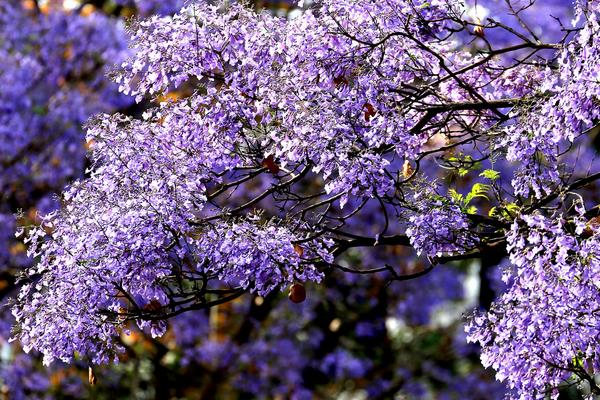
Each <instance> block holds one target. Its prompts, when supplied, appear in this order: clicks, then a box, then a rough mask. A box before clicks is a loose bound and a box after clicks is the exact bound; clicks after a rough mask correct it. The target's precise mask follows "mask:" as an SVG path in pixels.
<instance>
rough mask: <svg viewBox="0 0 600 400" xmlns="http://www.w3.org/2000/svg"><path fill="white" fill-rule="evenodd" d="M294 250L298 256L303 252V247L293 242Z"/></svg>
mask: <svg viewBox="0 0 600 400" xmlns="http://www.w3.org/2000/svg"><path fill="white" fill-rule="evenodd" d="M294 251H295V252H296V254H298V257H302V255H303V254H304V248H302V246H300V245H299V244H297V243H296V244H294Z"/></svg>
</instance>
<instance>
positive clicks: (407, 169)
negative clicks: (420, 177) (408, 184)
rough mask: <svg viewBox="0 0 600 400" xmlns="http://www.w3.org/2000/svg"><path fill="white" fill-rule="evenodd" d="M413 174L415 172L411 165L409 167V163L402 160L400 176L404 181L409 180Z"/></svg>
mask: <svg viewBox="0 0 600 400" xmlns="http://www.w3.org/2000/svg"><path fill="white" fill-rule="evenodd" d="M413 172H415V170H414V169H413V167H412V165H410V161H408V160H404V164H403V165H402V176H403V177H404V179H408V178H410V177H411V176H412V174H413Z"/></svg>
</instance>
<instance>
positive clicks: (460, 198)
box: [448, 189, 464, 204]
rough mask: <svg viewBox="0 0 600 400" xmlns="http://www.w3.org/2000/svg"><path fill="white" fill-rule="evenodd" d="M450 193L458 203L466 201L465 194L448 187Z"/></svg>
mask: <svg viewBox="0 0 600 400" xmlns="http://www.w3.org/2000/svg"><path fill="white" fill-rule="evenodd" d="M448 194H449V195H450V198H451V199H452V200H453V201H454V202H455V203H457V204H463V202H464V198H463V195H462V194H460V193H458V192H457V191H456V190H454V189H448Z"/></svg>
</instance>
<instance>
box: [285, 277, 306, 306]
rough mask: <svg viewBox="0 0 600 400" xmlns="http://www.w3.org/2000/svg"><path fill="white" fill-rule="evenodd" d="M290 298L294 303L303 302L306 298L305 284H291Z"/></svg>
mask: <svg viewBox="0 0 600 400" xmlns="http://www.w3.org/2000/svg"><path fill="white" fill-rule="evenodd" d="M288 299H290V301H291V302H292V303H302V302H303V301H304V300H306V289H305V288H304V285H303V284H301V283H297V282H296V283H294V284H293V285H292V286H290V292H289V294H288Z"/></svg>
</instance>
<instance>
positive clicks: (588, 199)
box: [13, 0, 600, 398]
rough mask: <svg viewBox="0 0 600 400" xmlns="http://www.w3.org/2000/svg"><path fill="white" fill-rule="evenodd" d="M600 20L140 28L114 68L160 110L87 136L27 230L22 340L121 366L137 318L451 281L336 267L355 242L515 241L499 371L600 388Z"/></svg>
mask: <svg viewBox="0 0 600 400" xmlns="http://www.w3.org/2000/svg"><path fill="white" fill-rule="evenodd" d="M526 8H527V7H524V8H523V9H522V10H520V11H515V10H513V11H514V14H515V16H516V18H519V15H520V12H522V11H523V10H526ZM599 16H600V6H599V5H598V3H597V2H596V3H595V2H591V1H590V2H586V1H583V0H581V1H579V2H577V3H576V20H575V21H574V23H573V24H571V23H570V21H565V22H564V25H562V28H563V29H562V31H560V34H559V35H557V36H558V37H557V38H555V40H553V41H551V42H545V41H543V40H542V39H543V38H542V39H540V38H539V37H538V35H537V34H536V33H535V32H534V31H533V30H532V29H529V28H528V27H527V25H526V23H525V22H523V20H520V22H521V23H522V28H521V29H519V30H517V29H515V28H513V27H511V26H509V25H506V24H504V23H502V22H500V21H497V20H494V19H488V20H486V21H471V20H469V18H467V16H466V15H465V9H464V4H463V2H461V1H458V0H433V1H419V0H387V1H384V2H381V1H358V0H346V1H334V0H324V1H322V2H319V3H318V4H317V5H316V6H315V7H314V8H313V9H310V10H308V11H306V12H304V13H302V14H300V15H299V16H298V17H297V18H295V19H292V20H290V21H287V20H284V19H281V18H277V17H274V16H272V15H270V14H266V13H256V12H255V11H252V10H250V9H248V8H246V7H244V6H243V5H238V4H233V5H229V4H225V3H223V4H219V5H209V4H206V3H192V4H190V5H188V6H186V7H184V8H183V9H182V10H181V11H180V12H179V13H177V14H175V15H174V16H172V17H157V16H155V17H151V18H149V19H147V20H143V21H138V22H136V23H134V24H133V25H132V26H131V27H130V30H131V38H132V43H133V50H134V51H135V54H134V56H133V58H131V59H130V60H128V61H127V62H125V63H124V64H123V65H122V68H121V69H119V70H117V71H114V73H113V78H114V80H115V81H116V82H117V83H118V84H119V85H120V89H121V90H122V91H123V92H124V93H125V94H129V95H133V96H135V98H136V100H137V101H141V100H143V99H145V98H152V99H154V100H157V101H158V102H159V103H160V105H159V106H158V107H156V108H151V109H148V110H146V111H145V112H144V114H143V117H142V118H132V117H128V116H124V115H120V114H114V115H100V116H97V117H95V118H94V119H92V120H91V121H89V122H88V127H87V142H88V146H89V147H90V148H91V151H90V155H91V160H92V166H91V168H90V171H89V177H87V178H86V179H82V180H80V181H77V182H75V183H73V184H72V185H71V186H70V187H69V188H68V189H67V190H66V191H65V192H64V194H63V195H62V198H61V203H62V206H61V208H60V210H58V211H55V212H53V213H50V214H48V215H46V216H45V217H44V219H43V223H42V226H41V227H39V228H31V229H27V233H26V236H27V240H28V241H29V242H30V248H29V253H30V255H31V256H33V257H36V259H37V260H38V261H37V263H36V264H35V266H34V267H32V268H31V269H30V270H29V273H28V280H27V282H26V283H25V284H24V285H23V287H22V290H21V292H20V294H19V296H18V298H17V299H16V304H15V307H14V309H13V314H14V316H15V318H16V320H17V330H16V334H15V337H16V338H18V339H19V340H20V341H21V342H22V343H23V345H24V346H25V348H26V349H36V350H38V351H40V352H42V353H43V354H44V356H45V360H46V361H47V362H48V363H49V362H51V361H53V360H54V359H61V360H63V361H70V360H71V359H72V358H73V356H74V354H80V355H83V356H84V357H86V358H87V359H89V361H90V362H91V363H104V362H109V361H112V360H114V359H115V356H116V354H118V353H119V351H120V350H121V348H120V344H119V341H118V340H116V338H117V337H118V336H119V334H120V332H121V331H122V330H123V329H125V327H126V325H125V324H126V322H127V321H130V320H135V321H137V323H138V325H139V326H140V327H142V328H144V327H149V328H150V329H151V331H152V334H153V335H157V336H159V335H162V334H163V333H164V331H165V327H166V325H165V321H166V320H168V319H169V318H171V317H175V316H178V315H180V314H182V313H184V312H186V311H189V310H195V309H200V308H208V307H211V306H213V305H217V304H222V303H224V302H227V301H229V300H232V299H234V298H236V297H239V296H240V295H242V294H243V293H244V292H247V291H249V292H254V293H258V294H260V295H267V294H268V293H270V292H271V291H273V290H276V289H282V288H284V287H287V286H288V285H290V284H297V283H303V282H307V281H313V282H320V281H321V280H322V279H323V278H324V277H325V276H327V275H328V274H330V273H331V272H332V271H333V270H336V269H341V270H342V271H345V272H347V273H355V272H359V273H369V272H376V271H382V270H383V271H387V272H389V273H390V276H391V278H390V279H391V280H406V279H409V278H413V277H418V276H421V275H424V274H426V273H428V272H429V271H431V270H432V269H433V268H432V267H429V268H426V269H425V270H422V271H414V272H412V273H411V274H408V275H407V274H403V273H402V272H403V271H400V270H397V269H395V268H394V267H393V266H389V265H386V266H385V267H382V268H373V269H372V270H360V271H357V270H354V269H352V268H348V267H345V266H343V265H341V264H340V263H339V262H337V261H336V258H338V257H339V256H341V255H343V254H345V253H346V252H347V251H348V250H350V249H353V248H358V247H380V246H382V247H385V246H398V245H401V246H412V247H414V249H415V250H416V251H417V253H419V254H423V255H426V256H427V257H428V259H429V261H430V262H431V264H432V266H433V265H436V264H437V263H441V262H449V261H452V260H457V259H469V258H478V257H485V256H486V254H487V253H488V252H491V251H498V250H497V249H506V252H507V253H508V254H509V256H510V261H511V267H510V268H508V269H507V271H506V276H505V278H506V281H507V282H510V284H509V285H508V286H509V287H508V289H507V291H506V293H505V294H504V295H503V296H502V297H501V298H499V299H498V301H497V302H495V303H494V305H493V306H492V308H491V310H490V311H489V312H487V313H486V312H483V313H480V314H477V315H476V316H474V318H473V319H472V321H471V322H470V324H469V326H468V328H467V329H468V332H469V336H470V339H471V340H473V341H477V342H479V343H480V344H481V345H482V346H483V353H482V354H483V356H482V360H483V363H484V365H486V366H488V365H489V366H492V367H493V368H494V369H495V370H497V372H498V375H497V377H498V378H499V379H501V380H505V381H506V382H507V383H508V386H509V387H511V388H513V389H514V390H515V391H514V393H513V394H514V396H515V397H521V398H536V397H537V396H538V394H543V393H553V394H557V393H558V391H557V390H556V388H557V387H558V386H559V385H560V384H561V383H562V382H563V381H565V380H567V379H575V380H576V382H578V383H579V382H587V384H588V385H589V390H590V392H592V393H594V394H600V389H599V388H598V387H597V386H596V385H595V383H594V382H595V381H594V379H593V375H594V374H596V373H600V364H599V361H598V356H599V355H598V354H597V350H596V346H595V345H596V336H597V335H596V334H595V332H597V329H598V325H599V322H600V321H599V320H598V319H597V310H598V306H597V303H598V301H599V300H598V299H600V293H598V290H599V289H600V288H599V287H598V283H597V278H596V275H597V274H596V272H595V270H596V266H597V255H596V254H597V252H598V250H597V248H598V240H599V238H600V236H598V234H599V233H598V229H597V227H596V225H595V223H593V222H591V223H588V220H589V219H590V218H592V217H594V216H595V214H594V211H595V210H594V209H591V211H586V207H587V208H590V206H593V205H595V204H594V203H593V201H594V198H593V196H588V195H589V193H586V192H585V190H586V188H588V187H590V186H591V185H593V183H594V182H595V181H596V179H598V178H599V177H600V170H598V165H596V164H597V163H596V162H595V161H596V160H595V157H594V155H593V150H592V149H591V147H590V145H589V141H590V138H592V136H593V135H594V134H595V129H593V128H594V125H595V124H596V123H597V122H598V119H599V118H598V117H599V115H598V113H599V111H598V110H599V108H598V101H599V95H600V92H599V91H600V85H599V77H598V74H599V72H598V71H600V69H599V68H598V62H599V61H598V56H599V54H598V51H599V49H600V42H599V39H598V35H599V34H600V32H599V30H600V25H599V23H598V17H599ZM559 22H560V21H559ZM557 24H558V22H557ZM497 31H501V32H504V33H505V36H506V35H508V36H509V37H510V38H512V40H509V41H508V43H506V42H504V41H502V42H496V41H494V40H493V38H494V34H493V33H494V32H497ZM471 40H476V41H477V42H476V44H475V46H468V45H466V44H465V43H468V42H469V41H471ZM592 139H593V138H592ZM573 166H575V167H574V168H573ZM373 210H375V213H374V214H375V216H376V219H377V221H378V224H375V225H376V226H380V229H379V230H378V231H376V232H372V229H371V228H370V227H365V226H364V223H361V221H364V219H362V218H363V217H364V215H363V213H365V212H367V213H369V214H372V213H373ZM432 273H435V272H432ZM340 357H341V356H340Z"/></svg>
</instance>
